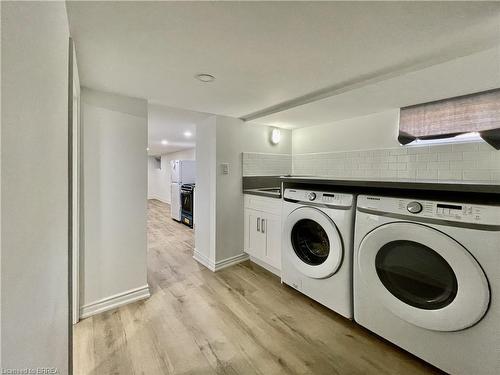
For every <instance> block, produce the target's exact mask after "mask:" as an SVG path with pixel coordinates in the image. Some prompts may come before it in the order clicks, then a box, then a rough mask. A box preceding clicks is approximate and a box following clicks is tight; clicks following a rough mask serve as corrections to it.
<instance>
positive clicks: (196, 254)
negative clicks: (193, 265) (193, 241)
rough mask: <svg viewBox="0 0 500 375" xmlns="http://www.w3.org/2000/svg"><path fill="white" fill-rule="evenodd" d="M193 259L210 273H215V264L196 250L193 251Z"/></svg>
mask: <svg viewBox="0 0 500 375" xmlns="http://www.w3.org/2000/svg"><path fill="white" fill-rule="evenodd" d="M193 259H194V260H196V261H197V262H198V263H201V264H202V265H204V266H205V267H207V268H208V269H209V270H210V271H214V272H215V263H214V262H212V261H211V260H210V259H209V258H207V257H206V256H205V255H204V254H202V253H200V252H199V251H197V250H196V249H194V251H193Z"/></svg>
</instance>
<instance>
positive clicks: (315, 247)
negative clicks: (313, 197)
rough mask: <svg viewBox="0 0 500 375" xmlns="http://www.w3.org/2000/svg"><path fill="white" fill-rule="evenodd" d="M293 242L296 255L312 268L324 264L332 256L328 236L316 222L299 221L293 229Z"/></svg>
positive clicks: (309, 220) (308, 220)
mask: <svg viewBox="0 0 500 375" xmlns="http://www.w3.org/2000/svg"><path fill="white" fill-rule="evenodd" d="M291 241H292V247H293V250H294V251H295V254H297V256H298V257H299V258H300V259H301V260H302V261H303V262H305V263H307V264H310V265H312V266H317V265H320V264H322V263H324V262H325V260H326V259H327V258H328V254H330V241H329V240H328V234H327V233H326V231H325V230H324V229H323V227H322V226H321V225H320V224H318V223H317V222H316V221H314V220H311V219H302V220H299V221H297V222H296V223H295V225H294V226H293V228H292V234H291Z"/></svg>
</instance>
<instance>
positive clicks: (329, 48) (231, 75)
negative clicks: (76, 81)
mask: <svg viewBox="0 0 500 375" xmlns="http://www.w3.org/2000/svg"><path fill="white" fill-rule="evenodd" d="M67 7H68V14H69V19H70V28H71V33H72V36H73V38H74V39H75V42H76V48H77V57H78V65H79V72H80V78H81V82H82V85H85V86H88V87H91V88H94V89H100V90H104V91H111V92H116V93H121V94H124V95H130V96H134V97H143V98H147V99H149V100H152V101H154V102H158V103H162V104H165V105H169V106H171V107H179V108H186V109H190V110H195V111H199V112H207V113H215V114H222V115H227V116H233V117H243V116H245V115H248V114H251V113H253V112H256V111H261V110H263V109H266V108H268V107H271V106H275V105H277V104H280V103H283V102H286V101H289V100H293V99H295V98H297V97H301V96H303V95H307V94H309V93H311V92H315V91H317V90H322V89H325V88H328V87H340V86H342V85H343V84H345V83H347V82H352V81H353V80H354V81H355V80H356V79H358V78H359V77H362V76H363V77H372V76H376V75H377V74H380V73H387V72H390V71H397V70H400V69H405V68H407V67H411V66H413V65H415V64H420V63H421V62H422V61H428V62H431V61H437V60H440V59H442V58H443V57H446V58H449V59H451V58H454V57H457V56H463V55H466V54H469V53H471V52H474V51H478V50H481V49H486V48H488V47H490V46H492V45H494V44H495V43H498V37H499V34H500V33H499V31H500V30H499V27H500V26H499V25H500V23H499V20H500V18H499V14H500V3H499V2H489V3H481V2H385V3H377V2H147V3H145V2H105V1H102V2H87V1H84V2H73V1H70V2H68V4H67ZM201 72H203V73H210V74H213V75H214V76H216V80H215V82H212V83H201V82H199V81H197V80H195V79H194V78H193V76H194V75H195V74H197V73H201ZM327 111H328V109H327Z"/></svg>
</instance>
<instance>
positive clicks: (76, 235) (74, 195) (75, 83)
mask: <svg viewBox="0 0 500 375" xmlns="http://www.w3.org/2000/svg"><path fill="white" fill-rule="evenodd" d="M69 73H70V74H69V98H68V106H69V108H68V112H69V116H68V120H69V123H68V169H69V187H68V189H69V191H68V195H69V201H68V205H69V218H68V220H69V228H68V229H69V259H70V262H69V265H68V266H69V276H70V277H69V280H70V286H69V288H70V301H69V304H70V318H71V323H72V324H71V325H73V324H76V323H78V321H79V319H80V248H81V240H82V238H83V236H82V227H81V224H82V223H83V221H82V220H81V214H82V212H81V211H82V210H81V207H82V205H81V203H82V202H81V182H82V178H81V176H82V168H81V160H82V158H81V149H82V148H81V143H82V139H81V110H80V107H81V105H80V79H79V75H78V66H77V63H76V49H75V45H74V43H73V39H72V38H70V40H69Z"/></svg>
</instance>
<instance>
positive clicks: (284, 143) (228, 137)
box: [216, 116, 291, 261]
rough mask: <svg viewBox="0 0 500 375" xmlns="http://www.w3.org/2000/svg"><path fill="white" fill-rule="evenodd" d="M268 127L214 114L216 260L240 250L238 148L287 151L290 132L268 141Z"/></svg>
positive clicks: (241, 234) (241, 229)
mask: <svg viewBox="0 0 500 375" xmlns="http://www.w3.org/2000/svg"><path fill="white" fill-rule="evenodd" d="M271 130H272V128H270V127H267V126H255V125H249V124H246V123H244V122H243V121H241V120H239V119H235V118H230V117H222V116H219V117H217V195H216V197H217V222H216V225H217V235H216V241H217V242H216V261H221V260H224V259H227V258H230V257H232V256H235V255H239V254H241V253H242V252H243V227H244V225H243V218H244V215H243V187H242V177H243V171H242V165H243V163H242V151H243V152H260V153H276V154H290V153H291V131H288V130H281V134H282V136H281V142H280V143H279V144H277V145H273V144H271V142H270V141H269V134H270V132H271ZM221 163H229V165H230V168H229V174H228V175H223V174H222V173H221V167H220V165H221Z"/></svg>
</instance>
